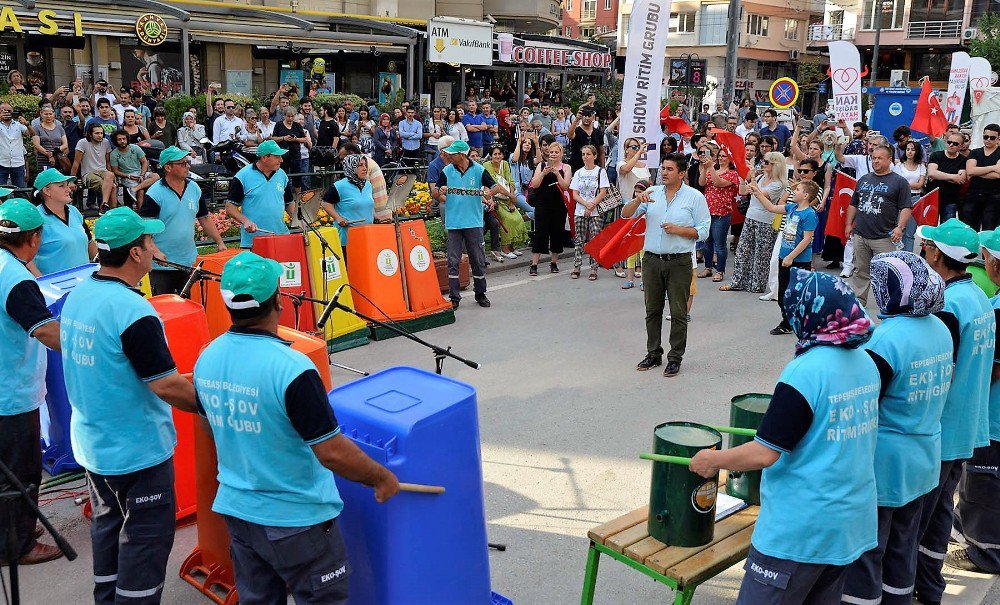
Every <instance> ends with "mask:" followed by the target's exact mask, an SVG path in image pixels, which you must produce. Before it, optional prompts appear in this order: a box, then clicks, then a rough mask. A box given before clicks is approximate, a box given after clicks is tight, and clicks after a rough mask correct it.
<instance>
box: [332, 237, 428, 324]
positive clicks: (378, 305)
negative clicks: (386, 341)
mask: <svg viewBox="0 0 1000 605" xmlns="http://www.w3.org/2000/svg"><path fill="white" fill-rule="evenodd" d="M347 274H348V275H350V276H351V287H352V288H354V289H355V290H357V291H358V292H360V293H361V294H363V295H364V296H361V295H358V296H355V297H354V308H355V309H356V310H357V311H359V312H360V313H363V314H365V315H367V316H369V317H372V318H374V319H378V320H385V318H386V316H388V317H389V319H394V320H397V321H402V320H406V319H413V313H411V312H410V311H409V310H408V309H407V308H406V301H405V300H404V299H403V278H402V273H401V272H400V267H399V253H398V251H397V248H396V231H395V229H393V226H392V225H358V226H357V227H351V237H350V238H349V239H348V240H347Z"/></svg>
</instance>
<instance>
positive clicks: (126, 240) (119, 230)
mask: <svg viewBox="0 0 1000 605" xmlns="http://www.w3.org/2000/svg"><path fill="white" fill-rule="evenodd" d="M163 228H164V227H163V221H160V220H156V219H144V218H142V217H141V216H139V215H138V214H136V213H135V210H132V209H131V208H127V207H125V206H120V207H118V208H115V209H113V210H109V211H108V212H106V213H104V214H103V215H102V216H101V217H100V218H99V219H97V222H96V223H94V239H95V240H97V247H98V248H100V249H101V250H114V249H115V248H121V247H122V246H124V245H126V244H130V243H132V242H134V241H135V240H137V239H139V236H140V235H153V234H156V233H160V232H162V231H163Z"/></svg>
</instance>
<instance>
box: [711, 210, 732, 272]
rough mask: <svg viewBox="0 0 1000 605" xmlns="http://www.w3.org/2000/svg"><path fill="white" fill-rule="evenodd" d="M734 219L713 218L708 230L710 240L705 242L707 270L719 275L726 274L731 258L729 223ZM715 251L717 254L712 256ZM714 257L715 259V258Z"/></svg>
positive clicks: (728, 216)
mask: <svg viewBox="0 0 1000 605" xmlns="http://www.w3.org/2000/svg"><path fill="white" fill-rule="evenodd" d="M732 220H733V217H732V216H731V215H728V214H727V215H726V216H713V217H712V224H711V226H710V227H709V228H708V239H706V240H705V252H704V254H705V268H706V269H714V270H715V271H718V272H719V273H725V272H726V259H727V258H728V256H729V242H727V241H726V240H727V239H728V238H729V223H731V222H732ZM713 251H714V252H715V254H712V253H713ZM713 257H714V258H713Z"/></svg>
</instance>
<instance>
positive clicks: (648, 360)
mask: <svg viewBox="0 0 1000 605" xmlns="http://www.w3.org/2000/svg"><path fill="white" fill-rule="evenodd" d="M662 364H663V359H662V358H660V357H654V356H652V355H650V354H647V355H646V356H645V357H643V359H642V361H640V362H639V364H638V365H636V366H635V369H637V370H639V371H640V372H645V371H646V370H649V369H651V368H655V367H656V366H658V365H662Z"/></svg>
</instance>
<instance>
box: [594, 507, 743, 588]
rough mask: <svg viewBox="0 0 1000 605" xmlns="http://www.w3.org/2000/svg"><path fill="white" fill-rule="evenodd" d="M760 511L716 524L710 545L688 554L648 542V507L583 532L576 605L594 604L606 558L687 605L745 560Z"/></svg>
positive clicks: (687, 550) (683, 550) (694, 549)
mask: <svg viewBox="0 0 1000 605" xmlns="http://www.w3.org/2000/svg"><path fill="white" fill-rule="evenodd" d="M759 510H760V507H758V506H751V507H749V508H745V509H743V510H741V511H738V512H736V513H733V514H732V515H730V516H728V517H726V518H725V519H723V520H722V521H719V522H718V523H716V524H715V537H714V539H713V540H712V541H711V542H709V543H708V544H706V545H705V546H696V547H692V548H684V547H680V546H667V545H666V544H664V543H663V542H660V541H659V540H657V539H656V538H653V537H652V536H650V535H649V532H648V531H647V530H646V528H647V525H646V523H647V520H648V518H649V507H648V506H644V507H642V508H640V509H637V510H634V511H632V512H630V513H628V514H625V515H622V516H621V517H618V518H617V519H614V520H612V521H608V522H607V523H604V524H602V525H598V526H597V527H595V528H594V529H592V530H590V531H589V532H587V536H588V537H589V538H590V550H589V551H588V554H587V569H586V571H585V572H584V576H583V597H582V598H581V599H580V603H581V604H582V605H591V604H592V603H593V602H594V589H595V588H596V586H597V566H598V564H599V563H600V556H601V555H602V554H604V555H607V556H609V557H611V558H612V559H615V560H616V561H619V562H621V563H624V564H625V565H628V566H629V567H631V568H632V569H634V570H636V571H638V572H640V573H643V574H645V575H647V576H649V577H650V578H653V579H654V580H656V581H657V582H661V583H663V584H666V585H667V586H669V587H670V588H672V589H674V590H675V591H676V592H677V595H676V597H675V598H674V605H689V604H690V603H691V599H692V597H694V590H695V588H697V587H698V585H699V584H701V583H702V582H705V581H706V580H709V579H711V578H714V577H715V576H717V575H718V574H719V573H721V572H722V571H723V570H725V569H727V568H729V567H730V566H731V565H732V564H733V563H736V562H737V561H742V560H743V559H745V558H746V556H747V553H748V552H750V536H751V534H753V527H754V524H755V523H756V522H757V512H758V511H759Z"/></svg>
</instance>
